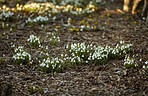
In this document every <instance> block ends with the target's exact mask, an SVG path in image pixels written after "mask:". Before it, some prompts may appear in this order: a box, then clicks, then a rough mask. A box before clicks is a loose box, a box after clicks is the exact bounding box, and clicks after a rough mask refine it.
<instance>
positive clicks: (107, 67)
mask: <svg viewBox="0 0 148 96" xmlns="http://www.w3.org/2000/svg"><path fill="white" fill-rule="evenodd" d="M106 3H107V4H105V5H104V6H101V7H99V9H98V10H97V12H95V13H94V14H92V17H93V18H94V19H95V20H97V21H98V23H99V26H100V28H99V29H98V30H97V31H88V32H71V31H69V30H68V29H67V27H66V26H65V25H64V24H63V22H61V19H62V20H65V18H66V20H67V17H68V16H64V15H60V16H59V17H58V19H57V20H56V22H50V23H49V24H47V25H45V26H44V27H41V26H40V25H25V26H24V25H23V24H24V20H25V19H20V21H16V22H9V23H10V24H11V25H17V28H15V30H14V31H13V32H12V31H10V30H8V29H2V26H0V27H1V32H0V90H1V92H0V94H2V96H7V95H9V96H28V95H29V96H30V95H32V96H148V71H146V70H144V69H143V68H131V69H126V68H125V67H124V66H123V59H120V60H110V61H109V62H108V63H107V64H104V65H99V64H98V65H95V64H89V65H88V64H83V65H80V66H76V67H75V68H73V69H70V68H69V69H66V70H63V71H62V72H60V73H44V72H42V71H41V70H40V68H39V67H38V64H36V65H34V66H28V65H17V64H14V62H13V60H12V56H13V54H14V48H12V47H11V43H15V45H16V46H19V45H23V46H26V47H27V46H28V45H27V39H28V38H29V36H30V35H31V34H34V35H37V36H39V37H40V38H46V33H47V32H54V28H55V26H56V25H60V26H61V31H60V32H59V34H57V35H58V36H59V37H60V39H61V41H60V45H57V46H52V45H51V44H50V41H48V40H47V41H46V40H42V41H43V42H42V44H43V45H48V46H49V51H50V53H51V54H60V53H61V52H62V49H63V48H64V46H65V45H66V44H68V43H71V42H72V43H73V42H87V43H96V44H100V45H110V46H115V44H116V43H118V42H119V41H120V40H124V41H125V42H126V43H131V44H133V48H132V49H133V53H131V54H138V56H139V57H140V58H142V60H143V61H146V60H148V26H147V24H146V23H145V22H144V21H142V20H141V19H140V18H139V16H137V15H131V13H126V14H124V15H121V11H122V5H123V2H122V1H121V0H114V2H111V1H110V0H107V2H106ZM117 8H119V9H120V11H119V10H117ZM107 13H110V14H111V17H108V16H107ZM101 16H103V17H101ZM130 16H131V18H130V19H128V17H130ZM71 18H73V19H74V20H76V22H79V20H82V19H83V17H71ZM108 18H110V20H108ZM66 20H65V21H64V22H66ZM105 22H109V24H105ZM1 25H2V22H1ZM28 49H29V48H28ZM28 49H26V50H28ZM31 54H32V55H33V56H34V57H35V56H38V51H37V50H36V49H32V50H31ZM141 66H142V65H141Z"/></svg>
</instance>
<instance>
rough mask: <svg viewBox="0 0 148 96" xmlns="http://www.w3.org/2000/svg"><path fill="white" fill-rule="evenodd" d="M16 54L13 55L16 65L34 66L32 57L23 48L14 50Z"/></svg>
mask: <svg viewBox="0 0 148 96" xmlns="http://www.w3.org/2000/svg"><path fill="white" fill-rule="evenodd" d="M14 52H15V54H14V55H13V57H12V58H13V59H14V61H15V63H16V64H28V65H30V64H32V63H33V60H32V58H31V55H30V54H29V53H28V52H26V51H25V50H24V47H23V46H19V47H18V48H15V50H14Z"/></svg>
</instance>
